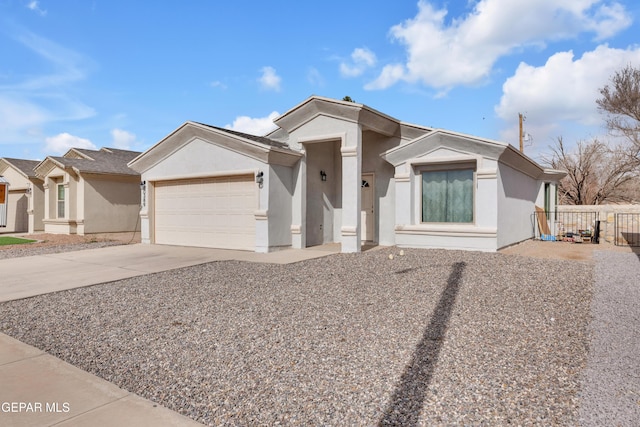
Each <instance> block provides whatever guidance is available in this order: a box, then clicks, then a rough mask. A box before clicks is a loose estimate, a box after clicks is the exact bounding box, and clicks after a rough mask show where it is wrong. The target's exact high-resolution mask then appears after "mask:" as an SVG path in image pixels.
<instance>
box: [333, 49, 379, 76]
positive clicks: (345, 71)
mask: <svg viewBox="0 0 640 427" xmlns="http://www.w3.org/2000/svg"><path fill="white" fill-rule="evenodd" d="M351 61H352V64H347V63H346V62H342V63H341V64H340V74H341V75H342V76H343V77H357V76H360V75H362V73H364V71H365V70H366V69H367V68H370V67H373V66H374V65H376V62H377V58H376V54H375V53H373V52H372V51H371V50H369V49H367V48H366V47H365V48H361V47H359V48H356V49H354V50H353V52H352V53H351Z"/></svg>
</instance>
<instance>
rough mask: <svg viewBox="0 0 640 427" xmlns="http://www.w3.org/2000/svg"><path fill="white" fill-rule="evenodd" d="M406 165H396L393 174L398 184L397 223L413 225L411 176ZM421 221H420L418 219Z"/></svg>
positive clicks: (396, 224) (397, 224)
mask: <svg viewBox="0 0 640 427" xmlns="http://www.w3.org/2000/svg"><path fill="white" fill-rule="evenodd" d="M405 167H406V166H405V165H404V164H403V165H402V166H399V167H396V172H395V175H394V176H393V178H394V181H395V186H396V206H395V208H396V223H395V224H394V225H395V226H396V227H397V226H404V225H411V224H413V223H414V221H413V218H412V217H413V211H414V208H413V206H414V205H413V198H412V197H411V176H410V174H409V172H407V171H406V170H405ZM418 223H420V221H418Z"/></svg>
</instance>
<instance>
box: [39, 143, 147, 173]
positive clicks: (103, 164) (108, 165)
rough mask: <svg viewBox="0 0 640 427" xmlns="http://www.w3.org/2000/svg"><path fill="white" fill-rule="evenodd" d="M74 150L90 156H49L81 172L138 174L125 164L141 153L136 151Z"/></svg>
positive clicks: (112, 149) (108, 149)
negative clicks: (82, 157)
mask: <svg viewBox="0 0 640 427" xmlns="http://www.w3.org/2000/svg"><path fill="white" fill-rule="evenodd" d="M74 150H75V151H78V152H80V153H82V154H84V155H86V156H87V157H90V159H75V158H68V157H53V156H51V159H53V160H55V161H56V162H58V163H60V164H62V165H64V166H66V167H72V168H74V169H76V170H78V171H79V172H81V173H82V172H87V173H101V174H114V175H140V174H139V173H138V172H136V171H134V170H133V169H130V168H129V167H128V166H127V163H129V162H130V161H131V160H133V159H134V158H136V157H137V156H139V155H140V154H141V153H140V152H138V151H128V150H119V149H116V148H103V149H100V150H87V149H83V148H75V149H74Z"/></svg>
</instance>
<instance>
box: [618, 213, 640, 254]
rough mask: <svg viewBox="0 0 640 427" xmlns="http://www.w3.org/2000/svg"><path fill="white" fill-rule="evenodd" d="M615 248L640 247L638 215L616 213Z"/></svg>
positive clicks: (639, 220)
mask: <svg viewBox="0 0 640 427" xmlns="http://www.w3.org/2000/svg"><path fill="white" fill-rule="evenodd" d="M614 230H615V231H614V233H615V237H614V239H613V242H614V243H615V244H616V246H633V247H640V213H618V214H616V221H615V226H614Z"/></svg>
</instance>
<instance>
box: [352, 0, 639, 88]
mask: <svg viewBox="0 0 640 427" xmlns="http://www.w3.org/2000/svg"><path fill="white" fill-rule="evenodd" d="M448 13H449V12H448V10H447V9H446V8H437V7H436V6H434V5H433V4H432V3H431V2H429V1H425V0H420V1H419V2H418V13H417V15H416V16H415V17H414V18H411V19H408V20H406V21H404V22H402V23H400V24H398V25H395V26H393V27H392V28H391V30H390V35H391V38H392V39H393V40H394V41H397V42H399V43H400V44H402V45H403V46H404V47H405V49H406V53H407V60H406V62H403V63H392V64H387V65H385V66H384V67H383V69H382V71H381V73H380V75H379V76H378V78H376V79H375V80H373V81H372V82H370V83H368V84H367V85H366V86H365V88H366V89H370V90H371V89H386V88H388V87H390V86H392V85H393V84H396V83H398V82H400V81H405V82H408V83H421V84H424V85H425V86H429V87H434V88H439V89H450V88H452V87H454V86H457V85H475V84H479V83H482V82H483V81H485V80H486V79H487V78H488V77H489V76H490V74H491V72H492V70H493V66H494V64H495V63H496V61H497V60H498V59H499V58H500V57H503V56H506V55H509V54H510V53H512V52H513V51H515V50H517V49H521V48H523V47H527V46H544V45H545V44H546V43H547V42H550V41H557V40H563V39H569V38H573V37H575V36H576V35H579V34H582V33H593V34H594V38H595V39H596V40H603V39H605V38H608V37H611V36H613V35H615V34H616V33H618V32H620V31H622V30H624V29H625V28H627V27H629V25H631V18H630V15H629V14H628V13H627V12H626V11H625V9H624V6H622V5H621V4H619V3H617V2H615V1H613V2H605V1H603V0H564V1H562V2H558V1H557V0H536V1H530V0H481V1H477V2H475V3H474V6H473V9H472V10H471V11H470V12H469V13H468V14H467V15H465V16H461V17H453V18H451V19H447V15H448Z"/></svg>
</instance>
